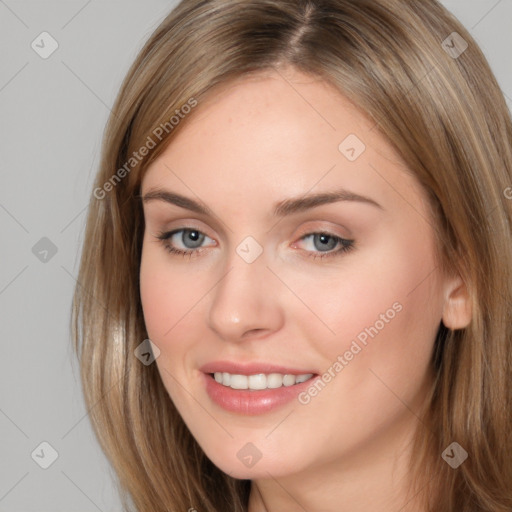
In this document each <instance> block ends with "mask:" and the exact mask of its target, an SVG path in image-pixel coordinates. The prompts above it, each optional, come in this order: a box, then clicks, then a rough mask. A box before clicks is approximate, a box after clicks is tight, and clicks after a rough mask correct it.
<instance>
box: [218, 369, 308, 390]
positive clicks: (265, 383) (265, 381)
mask: <svg viewBox="0 0 512 512" xmlns="http://www.w3.org/2000/svg"><path fill="white" fill-rule="evenodd" d="M210 375H211V376H212V377H213V378H214V379H215V381H216V382H218V383H219V384H222V385H223V386H225V387H229V388H231V389H250V390H253V391H258V390H263V389H277V388H280V387H282V386H286V387H289V386H294V385H296V384H300V383H302V382H306V381H307V380H309V379H311V377H313V374H312V373H305V374H302V375H290V374H282V373H269V374H265V373H257V374H254V375H240V374H236V373H235V374H232V373H228V372H215V373H213V374H210Z"/></svg>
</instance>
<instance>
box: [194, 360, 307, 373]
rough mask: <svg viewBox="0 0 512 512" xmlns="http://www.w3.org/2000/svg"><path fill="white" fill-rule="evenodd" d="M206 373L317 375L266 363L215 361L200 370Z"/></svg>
mask: <svg viewBox="0 0 512 512" xmlns="http://www.w3.org/2000/svg"><path fill="white" fill-rule="evenodd" d="M199 369H200V370H201V371H202V372H204V373H216V372H227V373H231V374H236V375H256V374H258V373H267V374H269V373H282V374H283V375H286V374H288V375H305V374H309V373H312V374H316V372H315V371H313V370H300V369H297V368H289V367H285V366H280V365H276V364H271V363H265V362H252V363H245V364H241V363H235V362H232V361H213V362H211V363H207V364H205V365H203V366H201V368H199Z"/></svg>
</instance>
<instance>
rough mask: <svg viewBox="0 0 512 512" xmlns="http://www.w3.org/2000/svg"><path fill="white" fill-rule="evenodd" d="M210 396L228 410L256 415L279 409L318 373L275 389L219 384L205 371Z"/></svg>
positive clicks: (310, 382)
mask: <svg viewBox="0 0 512 512" xmlns="http://www.w3.org/2000/svg"><path fill="white" fill-rule="evenodd" d="M203 376H204V379H205V385H206V392H207V393H208V396H209V397H210V398H211V399H212V400H213V401H214V402H215V403H216V404H217V405H219V406H220V407H222V408H223V409H225V410H226V411H230V412H236V413H239V414H245V415H247V416H254V415H257V414H264V413H266V412H269V411H272V410H274V409H277V408H279V407H281V406H283V405H285V404H287V403H289V402H291V401H292V400H293V399H294V398H297V395H298V394H299V393H301V392H302V391H305V390H306V389H307V388H308V387H309V386H310V385H311V384H312V382H313V381H314V380H315V379H316V377H318V375H316V376H313V377H311V378H310V379H309V380H307V381H305V382H301V383H300V384H294V385H293V386H281V387H280V388H275V389H262V390H249V389H233V388H230V387H227V386H223V385H222V384H219V383H218V382H217V381H216V380H215V379H214V378H213V377H212V376H211V375H210V374H207V373H203Z"/></svg>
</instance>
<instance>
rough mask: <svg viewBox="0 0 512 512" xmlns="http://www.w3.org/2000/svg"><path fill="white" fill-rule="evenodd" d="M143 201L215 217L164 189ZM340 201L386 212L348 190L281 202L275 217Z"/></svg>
mask: <svg viewBox="0 0 512 512" xmlns="http://www.w3.org/2000/svg"><path fill="white" fill-rule="evenodd" d="M142 201H143V202H144V203H148V202H149V201H164V202H166V203H169V204H173V205H175V206H179V207H181V208H185V209H187V210H190V211H193V212H195V213H199V214H203V215H213V212H212V211H211V210H210V208H208V207H207V206H204V205H203V204H201V203H199V202H197V201H195V200H194V199H191V198H189V197H185V196H182V195H180V194H177V193H175V192H171V191H169V190H164V189H162V188H153V189H150V190H149V191H148V192H147V193H146V194H144V196H142ZM340 201H350V202H358V203H362V204H367V205H370V206H373V207H376V208H379V209H380V210H383V211H384V208H383V207H382V206H381V205H380V204H379V203H377V201H375V200H374V199H371V198H370V197H366V196H363V195H360V194H356V193H354V192H351V191H349V190H346V189H338V190H336V191H333V192H323V193H317V194H309V195H304V196H300V197H296V198H293V197H292V198H289V199H285V200H283V201H279V202H278V203H276V204H275V205H274V212H273V214H274V216H275V217H285V216H287V215H293V214H295V213H300V212H303V211H306V210H309V209H311V208H315V207H317V206H321V205H324V204H330V203H336V202H340Z"/></svg>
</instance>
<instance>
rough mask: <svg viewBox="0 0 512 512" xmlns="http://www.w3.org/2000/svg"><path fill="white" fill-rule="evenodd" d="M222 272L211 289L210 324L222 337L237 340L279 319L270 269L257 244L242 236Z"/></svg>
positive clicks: (272, 327)
mask: <svg viewBox="0 0 512 512" xmlns="http://www.w3.org/2000/svg"><path fill="white" fill-rule="evenodd" d="M225 268H226V272H225V273H224V274H223V277H222V278H221V279H220V281H219V282H218V283H217V285H216V286H215V287H214V289H213V290H212V299H211V303H210V310H209V318H208V321H209V324H210V327H211V328H212V329H213V330H214V331H216V333H217V334H218V335H219V336H220V337H221V338H223V339H231V340H238V339H241V338H242V337H243V336H244V334H245V333H246V332H248V331H253V330H260V331H272V330H275V329H278V328H279V326H280V323H281V321H282V312H281V310H280V306H279V302H278V300H277V295H276V294H275V293H272V291H271V287H272V286H273V285H272V283H273V281H272V280H271V275H272V274H271V272H270V271H269V269H268V268H267V259H266V257H265V253H264V251H263V248H262V247H261V246H260V244H259V243H258V242H257V241H256V240H255V239H253V238H252V237H247V238H246V239H244V240H243V241H242V242H241V243H240V244H239V245H238V246H237V247H236V248H235V249H233V250H232V251H231V253H230V255H229V257H228V258H227V260H226V267H225Z"/></svg>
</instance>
